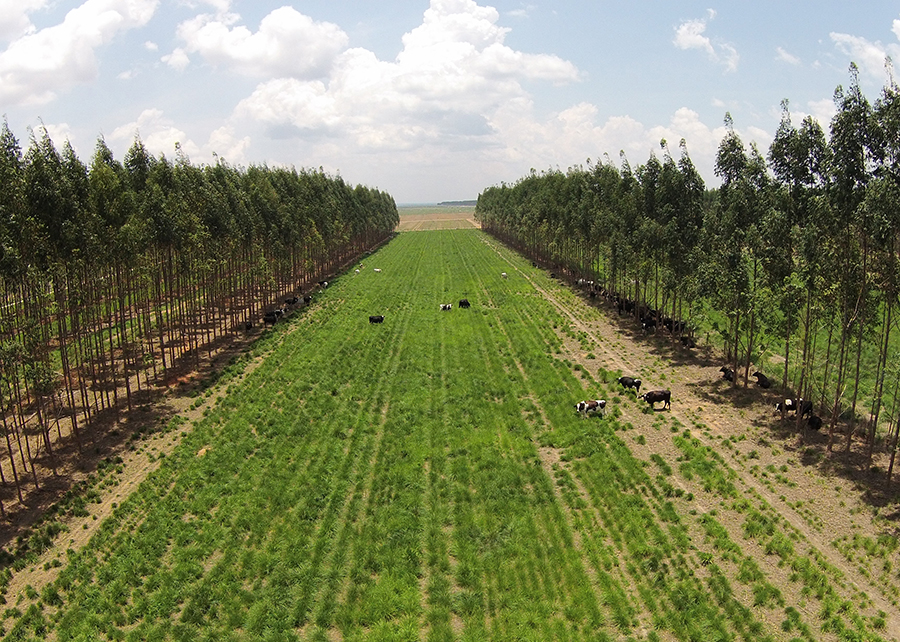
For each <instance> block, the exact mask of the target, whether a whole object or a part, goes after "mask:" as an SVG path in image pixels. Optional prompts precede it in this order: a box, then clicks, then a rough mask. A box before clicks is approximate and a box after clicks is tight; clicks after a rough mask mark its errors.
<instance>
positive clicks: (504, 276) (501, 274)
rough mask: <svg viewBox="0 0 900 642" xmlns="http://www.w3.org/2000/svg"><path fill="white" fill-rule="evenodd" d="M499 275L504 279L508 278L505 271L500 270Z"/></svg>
mask: <svg viewBox="0 0 900 642" xmlns="http://www.w3.org/2000/svg"><path fill="white" fill-rule="evenodd" d="M500 276H501V277H503V278H504V279H508V278H509V275H508V274H507V273H506V272H501V273H500Z"/></svg>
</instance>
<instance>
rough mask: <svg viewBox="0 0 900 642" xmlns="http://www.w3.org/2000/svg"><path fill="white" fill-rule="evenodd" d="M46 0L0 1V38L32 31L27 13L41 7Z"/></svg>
mask: <svg viewBox="0 0 900 642" xmlns="http://www.w3.org/2000/svg"><path fill="white" fill-rule="evenodd" d="M47 4H48V0H11V1H9V2H0V40H11V39H14V38H20V37H21V36H24V35H27V34H29V33H33V32H34V30H35V29H34V25H33V24H32V23H31V19H30V18H29V14H31V13H34V12H35V11H38V10H40V9H43V8H44V7H46V6H47Z"/></svg>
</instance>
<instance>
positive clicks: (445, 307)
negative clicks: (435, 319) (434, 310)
mask: <svg viewBox="0 0 900 642" xmlns="http://www.w3.org/2000/svg"><path fill="white" fill-rule="evenodd" d="M452 308H453V304H452V303H441V312H449V311H450V310H451V309H452Z"/></svg>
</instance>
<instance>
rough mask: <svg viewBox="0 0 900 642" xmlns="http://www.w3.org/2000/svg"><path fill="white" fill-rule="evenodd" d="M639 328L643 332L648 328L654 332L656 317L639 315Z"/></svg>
mask: <svg viewBox="0 0 900 642" xmlns="http://www.w3.org/2000/svg"><path fill="white" fill-rule="evenodd" d="M641 330H643V331H644V332H647V331H648V330H652V331H653V332H656V319H654V318H653V317H641Z"/></svg>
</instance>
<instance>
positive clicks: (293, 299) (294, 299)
mask: <svg viewBox="0 0 900 642" xmlns="http://www.w3.org/2000/svg"><path fill="white" fill-rule="evenodd" d="M299 302H300V297H296V296H292V297H291V298H290V299H285V300H284V304H285V305H297V304H298V303H299Z"/></svg>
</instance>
